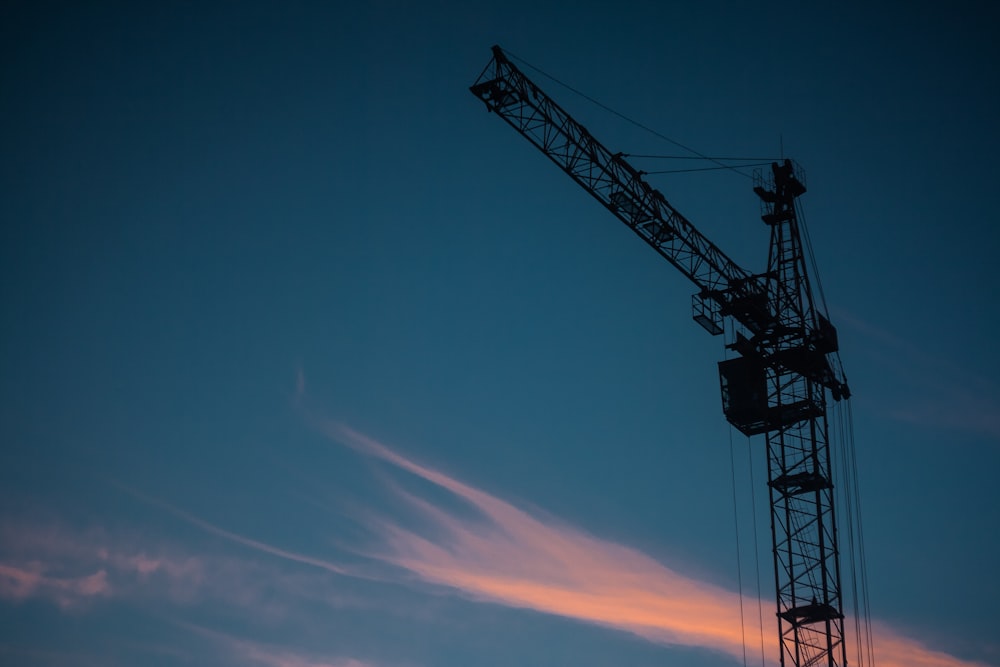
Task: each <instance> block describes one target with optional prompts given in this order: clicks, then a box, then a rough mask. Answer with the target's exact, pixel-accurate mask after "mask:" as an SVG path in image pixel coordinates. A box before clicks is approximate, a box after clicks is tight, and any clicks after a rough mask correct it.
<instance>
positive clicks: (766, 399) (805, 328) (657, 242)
mask: <svg viewBox="0 0 1000 667" xmlns="http://www.w3.org/2000/svg"><path fill="white" fill-rule="evenodd" d="M470 90H471V91H472V93H473V95H475V96H476V97H478V98H479V99H480V100H482V101H483V102H484V103H485V104H486V108H487V109H488V110H489V111H491V112H494V113H496V114H497V115H498V116H499V117H500V118H502V119H503V120H504V121H506V122H507V123H508V124H510V125H511V126H512V127H513V128H514V129H515V130H517V131H518V132H519V133H520V134H521V135H523V136H524V137H525V138H526V139H527V140H528V141H530V142H531V143H532V144H534V146H535V147H536V148H538V149H539V150H540V151H541V152H542V153H544V154H545V155H546V156H547V157H548V158H549V159H550V160H552V161H553V162H554V163H555V164H556V165H558V166H559V168H560V169H562V170H563V171H564V172H566V174H568V175H569V176H570V178H572V179H573V180H574V181H576V182H577V183H578V184H579V185H580V186H581V187H582V188H583V189H584V190H586V191H587V192H589V193H590V194H591V195H592V196H593V197H594V198H595V199H597V200H598V201H599V202H600V203H601V204H602V205H603V206H604V207H605V208H607V209H608V210H609V211H610V212H611V213H612V214H613V215H614V216H615V217H617V218H618V219H619V220H620V221H621V222H623V223H624V224H625V225H627V226H628V227H629V228H630V229H631V230H632V231H633V232H635V233H636V234H637V235H638V236H639V237H640V238H642V239H643V240H644V241H645V242H646V243H647V244H649V245H650V246H652V248H653V249H654V250H656V251H657V252H658V253H659V254H660V255H662V256H663V257H664V258H665V259H666V260H667V261H669V262H670V263H671V264H673V265H674V266H675V267H676V268H677V269H678V270H680V272H681V273H683V274H684V275H685V276H687V278H688V279H689V280H691V281H692V282H693V283H694V284H695V286H696V287H697V288H698V291H697V292H696V293H695V294H694V296H693V297H692V317H693V318H694V320H695V321H696V322H697V323H698V324H700V325H701V326H702V327H704V328H705V329H706V330H707V331H708V332H709V333H710V334H712V335H720V334H723V333H724V332H726V331H727V326H726V325H727V324H731V325H732V326H731V327H730V331H731V336H730V340H729V342H728V343H727V344H726V347H727V348H729V349H730V350H732V351H733V352H734V353H735V355H736V356H734V357H733V358H731V359H728V360H726V361H722V362H720V363H719V379H720V384H721V387H722V408H723V413H724V414H725V417H726V419H727V420H728V421H729V422H730V424H732V425H733V426H734V427H736V428H737V429H738V430H739V431H741V432H742V433H744V434H746V435H747V436H748V437H749V436H757V435H763V436H764V439H765V441H766V449H767V462H768V482H767V485H768V488H769V494H770V514H771V544H772V552H773V555H774V578H775V583H776V601H777V612H776V614H777V625H778V639H779V643H780V664H781V665H782V667H806V666H822V667H845V666H846V664H847V657H846V655H847V653H846V646H845V641H844V614H843V600H842V595H841V583H840V579H841V577H840V556H839V549H838V545H837V526H836V517H835V515H834V497H833V480H832V470H831V465H830V442H829V428H828V424H827V406H828V403H829V400H833V401H840V400H844V399H847V398H849V397H850V391H849V389H848V387H847V383H846V381H845V379H844V376H843V372H842V371H841V370H839V365H835V364H833V363H831V358H830V357H831V355H832V354H833V353H835V352H836V351H837V349H838V344H837V333H836V330H835V329H834V327H833V325H832V324H831V323H830V321H829V319H828V318H827V317H826V316H825V315H824V314H823V313H821V312H820V310H819V309H818V308H817V307H816V304H815V303H814V300H813V294H812V290H811V285H810V280H809V275H808V273H807V270H806V269H807V266H806V255H805V247H804V245H803V240H802V235H801V232H800V225H799V214H798V212H797V199H798V197H800V196H801V195H803V194H804V193H805V192H806V187H805V184H804V179H803V178H802V175H801V169H799V168H798V165H796V164H795V163H793V162H792V161H790V160H784V161H783V162H780V163H778V162H775V163H773V164H772V165H771V168H770V171H769V173H767V174H765V175H761V174H759V173H758V174H756V175H755V178H754V181H755V182H754V188H753V189H754V192H756V193H757V195H758V196H759V197H760V200H761V207H762V211H763V214H762V215H761V219H762V221H763V222H764V223H765V224H766V225H767V227H768V228H769V229H770V249H769V252H768V261H767V269H766V270H765V271H764V272H763V273H751V272H749V271H747V270H745V269H743V268H742V267H740V266H739V265H737V264H736V263H735V262H734V261H733V260H731V259H730V258H729V257H727V256H726V255H725V254H724V253H723V252H722V251H721V250H720V249H719V248H718V247H717V246H716V245H715V244H714V243H712V242H711V241H710V240H709V239H707V238H706V237H705V236H703V235H702V234H701V233H700V232H699V231H698V230H697V229H696V228H695V227H694V225H692V224H691V223H690V222H689V221H688V220H687V218H685V217H684V216H683V215H681V213H680V212H678V211H677V210H676V209H674V208H673V206H671V205H670V204H669V203H668V202H667V199H666V198H665V197H664V196H663V194H662V193H660V192H659V191H657V190H655V189H654V188H652V187H651V186H650V185H649V184H648V183H647V182H646V181H645V180H643V178H642V173H641V172H639V171H638V170H636V169H635V168H633V167H632V166H631V165H630V164H629V163H628V162H626V160H625V158H624V156H623V154H621V153H612V152H611V151H609V150H608V149H607V148H605V147H604V146H603V145H602V144H600V143H599V142H598V141H597V140H596V139H595V138H594V137H593V136H591V134H590V132H588V131H587V129H586V128H584V127H583V126H582V125H580V124H579V123H578V122H577V121H575V120H574V119H573V118H572V117H571V116H570V115H569V114H568V113H566V112H565V111H564V110H563V109H562V108H561V107H560V106H559V105H558V104H556V103H555V102H554V101H552V100H551V99H550V98H549V97H548V96H547V95H546V94H545V93H544V92H542V90H541V89H540V88H539V87H538V86H537V85H536V84H535V83H533V82H532V81H531V80H530V79H528V77H526V76H525V75H524V74H523V73H522V72H521V71H520V70H519V69H518V68H517V67H516V66H515V65H514V64H513V63H512V62H511V61H510V59H509V58H508V57H507V55H506V54H505V53H504V51H503V50H502V49H501V48H500V47H499V46H494V47H493V57H492V58H491V60H490V62H489V63H488V64H487V66H486V68H485V69H484V70H483V72H482V74H481V75H480V76H479V78H478V79H477V80H476V82H475V83H474V84H473V85H472V86H471V87H470Z"/></svg>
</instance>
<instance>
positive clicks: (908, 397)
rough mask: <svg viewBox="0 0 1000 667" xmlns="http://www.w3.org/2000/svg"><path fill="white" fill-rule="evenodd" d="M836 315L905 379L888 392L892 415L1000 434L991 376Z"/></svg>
mask: <svg viewBox="0 0 1000 667" xmlns="http://www.w3.org/2000/svg"><path fill="white" fill-rule="evenodd" d="M836 315H837V319H838V320H839V321H841V322H843V323H844V324H845V325H846V326H848V327H850V328H851V329H853V330H854V331H856V332H858V333H859V334H861V335H862V336H863V337H864V339H865V340H866V342H867V345H866V348H865V349H864V350H862V351H863V352H865V353H867V354H868V355H870V356H871V357H872V358H873V359H874V360H875V362H876V363H877V364H878V365H879V366H881V367H883V368H884V369H886V370H887V371H888V373H889V374H890V375H892V376H895V377H897V378H899V379H900V380H902V381H903V382H902V384H900V385H899V387H898V388H897V391H896V392H893V393H888V394H887V395H889V396H893V395H895V394H896V393H898V394H899V397H898V398H896V399H893V400H894V401H895V402H894V403H889V404H888V406H889V407H888V414H889V416H890V417H892V418H893V419H897V420H899V421H902V422H908V423H911V424H917V425H921V426H935V427H943V428H948V429H955V430H960V431H966V432H974V433H977V434H980V435H986V436H989V437H990V438H993V439H1000V387H998V386H997V385H996V384H995V383H994V382H993V381H992V380H990V379H988V378H986V377H983V376H981V375H978V374H976V373H974V372H972V371H970V370H968V369H964V368H960V367H958V366H957V365H955V364H954V363H953V362H951V361H950V360H949V359H947V358H946V357H944V356H940V355H934V354H931V353H929V352H928V351H926V350H923V349H920V348H919V347H917V346H916V345H914V344H913V343H912V342H911V341H909V340H907V339H906V338H903V337H902V336H899V335H898V334H895V333H893V332H891V331H888V330H886V329H884V328H882V327H880V326H877V325H875V324H872V323H870V322H866V321H865V320H863V319H861V318H859V317H857V316H855V315H853V314H852V313H849V312H847V311H844V310H842V309H838V310H837V311H836ZM900 391H901V392H903V393H899V392H900Z"/></svg>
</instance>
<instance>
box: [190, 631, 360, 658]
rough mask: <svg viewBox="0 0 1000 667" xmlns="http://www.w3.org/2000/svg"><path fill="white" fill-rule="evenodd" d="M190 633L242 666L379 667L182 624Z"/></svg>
mask: <svg viewBox="0 0 1000 667" xmlns="http://www.w3.org/2000/svg"><path fill="white" fill-rule="evenodd" d="M181 625H182V626H183V627H186V628H187V629H188V630H190V631H192V632H194V633H196V634H198V635H201V636H202V637H206V638H208V639H210V640H212V641H213V642H215V643H216V644H217V645H219V646H221V647H223V648H224V649H225V651H226V653H227V654H229V657H231V658H232V659H234V660H236V661H238V662H239V664H241V665H247V664H249V665H263V666H264V667H376V666H375V665H374V664H373V663H370V662H364V661H361V660H356V659H354V658H348V657H342V656H336V657H334V656H322V655H317V654H310V653H303V652H301V651H292V650H289V649H286V648H284V647H279V646H273V645H270V644H264V643H261V642H253V641H249V640H246V639H240V638H237V637H234V636H232V635H229V634H226V633H223V632H219V631H217V630H211V629H208V628H205V627H202V626H197V625H191V624H186V623H185V624H181Z"/></svg>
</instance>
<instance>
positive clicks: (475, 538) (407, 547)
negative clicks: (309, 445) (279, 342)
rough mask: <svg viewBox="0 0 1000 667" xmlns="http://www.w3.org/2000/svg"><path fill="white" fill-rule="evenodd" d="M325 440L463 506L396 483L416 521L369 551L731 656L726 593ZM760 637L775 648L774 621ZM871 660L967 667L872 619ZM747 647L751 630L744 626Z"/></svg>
mask: <svg viewBox="0 0 1000 667" xmlns="http://www.w3.org/2000/svg"><path fill="white" fill-rule="evenodd" d="M323 428H324V430H325V431H326V433H327V434H328V435H329V436H330V437H331V438H333V439H334V440H336V441H338V442H341V443H343V444H346V445H348V446H350V447H352V448H354V449H356V450H358V451H360V452H363V453H365V454H367V455H369V456H373V457H376V458H378V459H381V460H382V461H384V462H386V463H389V464H391V465H393V466H395V467H397V468H399V469H401V470H405V471H407V472H409V473H411V474H413V475H416V476H417V477H419V478H421V479H423V480H425V481H427V482H430V483H431V484H433V485H435V486H437V487H439V488H441V489H446V490H447V491H449V492H451V493H452V494H454V496H456V497H457V498H458V499H461V500H462V501H464V502H465V503H466V504H467V505H469V506H471V508H472V509H474V510H475V516H469V513H468V512H467V511H460V510H459V509H457V508H454V507H451V508H446V507H445V506H444V505H443V504H441V503H438V504H435V503H432V502H430V501H428V500H426V499H424V498H422V497H420V496H417V495H414V494H411V493H409V492H407V491H404V490H402V489H396V493H397V494H398V495H399V497H400V498H402V499H403V500H404V501H405V503H406V504H407V505H408V507H410V508H411V509H412V510H415V511H416V513H417V514H418V516H419V517H421V519H422V522H423V526H424V527H423V529H422V530H418V529H416V528H413V527H404V526H403V525H401V524H400V523H399V522H396V521H393V520H391V519H388V518H384V517H383V518H378V519H375V520H374V524H373V526H372V528H373V529H374V530H375V531H376V532H377V534H378V535H379V536H380V539H381V542H380V543H379V544H378V545H377V546H376V547H374V552H373V553H372V554H371V555H372V556H373V557H374V558H377V559H379V560H381V561H383V562H385V563H389V564H391V565H394V566H396V567H399V568H402V569H403V570H405V571H407V572H409V573H411V574H413V575H416V576H417V577H418V578H419V579H421V580H422V581H424V582H427V583H430V584H435V585H439V586H445V587H447V588H449V589H451V590H453V591H455V592H457V593H459V594H461V595H463V596H465V597H468V598H471V599H473V600H479V601H484V602H492V603H496V604H502V605H505V606H509V607H516V608H524V609H532V610H535V611H539V612H544V613H548V614H554V615H558V616H562V617H566V618H571V619H576V620H579V621H585V622H589V623H594V624H599V625H602V626H606V627H611V628H616V629H618V630H622V631H625V632H629V633H632V634H634V635H638V636H640V637H643V638H645V639H648V640H650V641H653V642H657V643H661V644H666V645H680V646H689V647H700V648H706V649H710V650H714V651H719V652H722V653H725V654H728V655H730V656H733V657H736V658H742V656H743V650H744V644H743V637H742V635H741V631H740V616H739V614H740V612H739V598H738V595H737V594H736V593H734V592H732V591H729V590H726V589H724V588H722V587H720V586H717V585H714V584H711V583H708V582H704V581H699V580H696V579H694V578H691V577H689V576H686V575H684V574H682V573H680V572H678V571H676V570H674V569H672V568H670V567H668V566H666V565H664V564H662V563H660V562H658V561H656V560H654V559H653V558H651V557H649V556H647V555H645V554H643V553H641V552H639V551H637V550H635V549H632V548H630V547H627V546H623V545H620V544H615V543H613V542H609V541H607V540H602V539H600V538H597V537H594V536H592V535H589V534H587V533H585V532H583V531H581V530H579V529H577V528H575V527H573V526H569V525H567V524H565V523H563V522H560V521H558V520H556V519H553V518H551V517H546V516H540V513H534V514H532V513H529V512H527V511H525V510H523V509H520V508H518V507H515V506H514V505H512V504H511V503H509V502H506V501H504V500H501V499H500V498H498V497H496V496H493V495H491V494H489V493H487V492H485V491H482V490H480V489H477V488H475V487H472V486H470V485H468V484H465V483H463V482H461V481H459V480H458V479H456V478H454V477H451V476H448V475H446V474H444V473H442V472H440V471H438V470H435V469H433V468H430V467H427V466H424V465H421V464H418V463H416V462H415V461H413V460H412V459H409V458H407V457H404V456H403V455H401V454H399V453H398V452H396V451H394V450H393V449H391V448H389V447H387V446H385V445H383V444H381V443H379V442H377V441H376V440H374V439H372V438H370V437H368V436H366V435H364V434H362V433H359V432H357V431H354V430H352V429H350V428H348V427H346V426H344V425H342V424H339V423H335V422H328V423H325V424H324V425H323ZM771 623H772V627H770V628H767V627H766V628H765V637H766V641H767V642H768V643H771V644H772V645H773V647H772V649H771V653H772V654H773V655H777V647H776V645H775V642H776V640H775V639H773V638H774V637H776V629H774V627H773V623H774V622H773V621H771ZM878 628H879V629H878V630H877V634H876V637H875V646H876V659H877V662H878V664H879V665H880V666H881V667H904V666H905V667H972V666H973V665H977V663H973V662H968V661H963V660H960V659H958V658H955V657H953V656H950V655H947V654H945V653H942V652H938V651H934V650H931V649H928V648H927V647H925V646H924V645H922V644H921V643H919V642H917V641H915V640H912V639H909V638H907V637H904V636H902V635H900V634H898V633H896V632H894V631H892V630H891V629H889V628H888V627H887V626H878ZM746 643H747V650H748V651H752V650H754V647H757V646H759V643H760V636H759V634H756V633H750V634H748V636H747V638H746Z"/></svg>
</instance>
